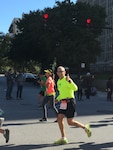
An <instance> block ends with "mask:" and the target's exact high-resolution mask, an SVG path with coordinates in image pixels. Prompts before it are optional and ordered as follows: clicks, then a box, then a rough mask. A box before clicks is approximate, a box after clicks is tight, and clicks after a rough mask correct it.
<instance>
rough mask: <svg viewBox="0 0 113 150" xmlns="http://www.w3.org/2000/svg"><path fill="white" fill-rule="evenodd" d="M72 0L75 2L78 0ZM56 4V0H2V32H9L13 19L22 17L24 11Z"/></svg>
mask: <svg viewBox="0 0 113 150" xmlns="http://www.w3.org/2000/svg"><path fill="white" fill-rule="evenodd" d="M59 1H63V0H59ZM71 2H74V3H75V2H76V0H71ZM54 5H55V0H0V32H3V33H5V34H6V33H8V29H9V27H10V25H11V23H12V21H13V19H14V18H22V13H29V12H30V10H31V11H36V10H38V9H39V10H43V9H44V8H46V7H51V8H52V7H53V6H54Z"/></svg>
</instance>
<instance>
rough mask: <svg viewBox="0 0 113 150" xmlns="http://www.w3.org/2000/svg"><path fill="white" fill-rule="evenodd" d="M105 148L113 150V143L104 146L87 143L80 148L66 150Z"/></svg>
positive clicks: (67, 149) (98, 149)
mask: <svg viewBox="0 0 113 150" xmlns="http://www.w3.org/2000/svg"><path fill="white" fill-rule="evenodd" d="M103 148H104V149H105V148H106V150H109V149H108V148H113V142H109V143H102V144H95V143H87V144H81V145H80V148H66V149H64V150H102V149H103Z"/></svg>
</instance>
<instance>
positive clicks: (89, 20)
mask: <svg viewBox="0 0 113 150" xmlns="http://www.w3.org/2000/svg"><path fill="white" fill-rule="evenodd" d="M90 24H91V18H88V19H87V20H86V25H87V27H89V26H90Z"/></svg>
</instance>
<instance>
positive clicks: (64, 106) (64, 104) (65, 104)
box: [60, 101, 67, 110]
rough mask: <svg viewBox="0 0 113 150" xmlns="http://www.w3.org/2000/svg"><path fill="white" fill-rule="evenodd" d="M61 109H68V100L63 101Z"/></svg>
mask: <svg viewBox="0 0 113 150" xmlns="http://www.w3.org/2000/svg"><path fill="white" fill-rule="evenodd" d="M60 109H62V110H66V109H67V102H66V101H61V104H60Z"/></svg>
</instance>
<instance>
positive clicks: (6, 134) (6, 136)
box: [4, 129, 9, 143]
mask: <svg viewBox="0 0 113 150" xmlns="http://www.w3.org/2000/svg"><path fill="white" fill-rule="evenodd" d="M4 137H5V139H6V143H8V141H9V129H5V133H4Z"/></svg>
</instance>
